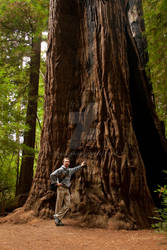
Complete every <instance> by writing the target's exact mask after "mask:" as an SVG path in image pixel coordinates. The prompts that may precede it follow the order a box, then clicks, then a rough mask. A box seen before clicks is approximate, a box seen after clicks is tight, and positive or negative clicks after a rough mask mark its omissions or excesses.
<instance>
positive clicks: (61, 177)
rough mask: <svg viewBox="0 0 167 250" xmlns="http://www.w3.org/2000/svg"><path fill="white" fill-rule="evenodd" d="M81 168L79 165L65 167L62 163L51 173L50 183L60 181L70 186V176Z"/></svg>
mask: <svg viewBox="0 0 167 250" xmlns="http://www.w3.org/2000/svg"><path fill="white" fill-rule="evenodd" d="M81 168H82V167H81V165H79V166H76V167H74V168H66V167H65V166H64V165H62V166H61V167H60V168H58V169H56V170H55V171H54V172H53V173H51V175H50V179H51V184H57V183H61V184H63V185H64V186H66V187H68V188H69V187H70V186H71V176H72V175H73V174H74V173H75V172H76V171H78V170H79V169H81Z"/></svg>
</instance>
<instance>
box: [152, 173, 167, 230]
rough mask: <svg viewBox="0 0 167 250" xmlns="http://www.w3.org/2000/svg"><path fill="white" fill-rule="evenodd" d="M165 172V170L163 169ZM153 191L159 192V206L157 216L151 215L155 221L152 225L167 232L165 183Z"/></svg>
mask: <svg viewBox="0 0 167 250" xmlns="http://www.w3.org/2000/svg"><path fill="white" fill-rule="evenodd" d="M164 172H165V173H167V171H164ZM155 192H158V193H159V197H160V198H161V200H162V202H161V208H159V209H157V210H156V211H157V213H158V216H155V217H153V219H154V220H155V221H156V222H155V223H154V224H153V225H152V227H153V228H155V229H157V230H159V231H165V232H167V185H164V186H163V187H161V186H158V188H157V190H155Z"/></svg>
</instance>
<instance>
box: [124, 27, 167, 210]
mask: <svg viewBox="0 0 167 250" xmlns="http://www.w3.org/2000/svg"><path fill="white" fill-rule="evenodd" d="M127 41H128V43H127V47H128V48H127V54H128V63H129V71H130V74H129V75H130V79H129V87H130V98H131V105H132V112H133V115H132V118H133V127H134V130H135V133H136V137H137V141H138V146H139V150H140V153H141V156H142V159H143V162H144V165H145V169H146V178H147V183H148V187H149V189H150V192H151V195H152V197H153V200H154V203H155V205H156V206H157V207H159V206H160V198H159V196H158V194H157V193H155V192H154V191H155V189H156V188H157V185H158V184H159V185H164V184H165V176H164V174H163V170H164V169H165V166H166V165H167V161H166V159H167V158H166V156H167V152H166V151H165V149H164V145H163V143H164V142H163V138H162V137H161V136H160V134H159V132H158V130H157V128H156V125H155V122H154V119H153V115H154V110H152V111H151V109H150V106H151V104H152V100H151V98H150V96H151V95H150V93H149V89H148V88H147V86H144V81H143V79H144V78H145V72H144V71H142V70H141V69H140V65H139V63H138V58H137V56H136V53H135V51H134V47H133V44H132V42H131V40H130V38H129V35H128V32H127Z"/></svg>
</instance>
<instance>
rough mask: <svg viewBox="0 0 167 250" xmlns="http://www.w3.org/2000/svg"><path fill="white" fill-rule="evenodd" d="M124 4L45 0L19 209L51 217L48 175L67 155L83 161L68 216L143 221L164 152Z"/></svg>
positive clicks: (128, 223)
mask: <svg viewBox="0 0 167 250" xmlns="http://www.w3.org/2000/svg"><path fill="white" fill-rule="evenodd" d="M124 2H125V3H124ZM127 2H128V1H121V0H116V1H107V0H106V1H105V0H103V1H102V0H85V1H84V0H83V1H79V0H71V1H67V0H57V1H53V0H51V1H50V19H49V40H48V55H47V75H46V85H45V114H44V125H43V130H42V136H41V149H40V153H39V158H38V166H37V171H36V176H35V178H34V181H33V185H32V189H31V192H30V195H29V198H28V200H27V202H26V206H25V208H26V209H33V210H34V211H35V213H36V215H39V216H51V215H52V213H53V205H54V202H55V201H54V198H55V197H54V195H53V194H52V193H49V192H48V187H49V183H50V178H49V177H50V173H51V172H52V171H53V170H54V169H56V168H58V167H59V166H60V165H61V161H62V159H63V157H64V155H68V156H70V157H71V160H72V165H73V164H76V163H79V162H81V161H82V160H86V161H87V165H88V167H87V168H86V169H84V170H82V171H81V172H80V173H78V174H77V175H76V176H75V178H74V179H73V184H72V193H73V195H72V201H73V203H72V212H73V213H75V212H79V214H80V216H81V217H82V219H83V220H84V221H87V222H88V223H90V224H91V225H93V224H94V225H102V224H103V223H104V221H107V220H108V218H111V222H112V223H113V224H114V223H115V224H116V225H117V227H118V228H121V227H122V228H135V227H146V226H148V225H149V223H150V220H149V217H150V216H152V214H153V209H154V203H153V200H152V196H151V193H150V191H151V192H152V191H153V189H154V188H155V185H156V184H157V183H161V181H162V176H161V170H162V168H163V166H165V163H167V149H166V141H165V138H164V137H163V136H162V134H161V130H160V127H159V121H158V118H157V116H156V114H155V111H154V105H153V102H152V98H151V92H150V89H149V88H148V85H147V78H146V75H145V72H144V70H143V62H142V61H141V57H140V53H139V49H138V48H137V44H136V42H135V40H134V38H133V35H132V32H131V28H130V25H129V21H128V10H129V8H127ZM162 160H163V161H164V163H163V164H162ZM146 176H147V179H146Z"/></svg>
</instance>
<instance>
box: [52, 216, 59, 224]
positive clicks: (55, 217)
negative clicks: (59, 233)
mask: <svg viewBox="0 0 167 250" xmlns="http://www.w3.org/2000/svg"><path fill="white" fill-rule="evenodd" d="M53 218H54V219H55V223H56V224H57V223H59V222H60V220H59V218H58V217H57V216H56V215H55V214H54V215H53Z"/></svg>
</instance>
